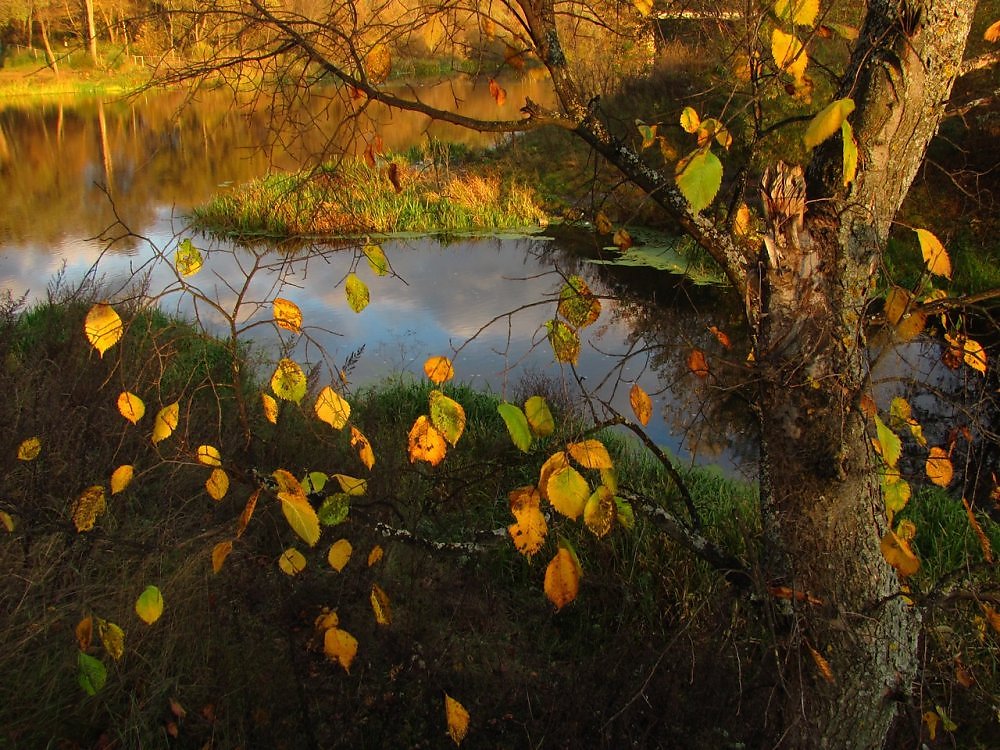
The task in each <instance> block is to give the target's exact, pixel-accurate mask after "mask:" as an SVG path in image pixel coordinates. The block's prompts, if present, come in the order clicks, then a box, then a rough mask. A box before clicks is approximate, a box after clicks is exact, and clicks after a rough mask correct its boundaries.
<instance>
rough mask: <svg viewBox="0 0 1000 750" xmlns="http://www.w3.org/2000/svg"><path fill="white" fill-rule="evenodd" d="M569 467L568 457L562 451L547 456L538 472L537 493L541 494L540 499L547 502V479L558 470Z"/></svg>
mask: <svg viewBox="0 0 1000 750" xmlns="http://www.w3.org/2000/svg"><path fill="white" fill-rule="evenodd" d="M568 466H569V456H567V455H566V453H565V452H563V451H558V452H556V453H553V454H552V455H551V456H549V457H548V458H547V459H546V460H545V463H543V464H542V468H541V469H540V470H539V472H538V492H539V493H540V494H541V496H542V499H543V500H546V501H548V499H549V492H548V489H547V487H548V484H549V478H550V477H551V476H552V475H553V474H554V473H555V472H556V471H558V470H559V469H562V468H564V467H568Z"/></svg>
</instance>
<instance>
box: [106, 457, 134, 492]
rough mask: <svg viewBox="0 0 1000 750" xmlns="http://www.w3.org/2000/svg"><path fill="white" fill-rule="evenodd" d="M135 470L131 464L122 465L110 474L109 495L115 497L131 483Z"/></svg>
mask: <svg viewBox="0 0 1000 750" xmlns="http://www.w3.org/2000/svg"><path fill="white" fill-rule="evenodd" d="M134 475H135V469H134V468H133V467H132V465H131V464H123V465H122V466H119V467H118V468H117V469H115V470H114V471H113V472H111V494H112V495H117V494H118V493H119V492H121V491H122V490H124V489H125V488H126V487H128V486H129V485H130V484H131V483H132V477H133V476H134Z"/></svg>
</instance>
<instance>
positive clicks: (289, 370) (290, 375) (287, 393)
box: [265, 357, 307, 407]
mask: <svg viewBox="0 0 1000 750" xmlns="http://www.w3.org/2000/svg"><path fill="white" fill-rule="evenodd" d="M306 386H307V381H306V374H305V373H304V372H302V368H301V367H299V366H298V364H297V363H296V362H294V361H293V360H290V359H288V358H287V357H282V358H281V359H280V360H278V365H277V367H275V368H274V374H273V375H272V376H271V390H272V391H274V395H275V396H277V397H278V398H282V399H284V400H285V401H294V402H295V403H299V402H300V401H301V400H302V397H303V396H305V395H306ZM265 407H266V405H265Z"/></svg>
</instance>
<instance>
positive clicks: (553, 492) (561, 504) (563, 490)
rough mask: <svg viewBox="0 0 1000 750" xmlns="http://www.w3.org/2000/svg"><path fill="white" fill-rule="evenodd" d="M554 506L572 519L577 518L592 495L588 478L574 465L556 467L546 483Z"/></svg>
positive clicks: (547, 492) (547, 491) (550, 500)
mask: <svg viewBox="0 0 1000 750" xmlns="http://www.w3.org/2000/svg"><path fill="white" fill-rule="evenodd" d="M545 491H546V494H547V495H548V499H549V502H550V503H551V504H552V507H553V508H555V509H556V510H557V511H559V512H560V513H562V514H563V515H564V516H566V517H567V518H570V519H577V518H579V517H580V514H581V513H583V509H584V507H585V506H586V504H587V499H588V498H589V497H590V487H589V485H588V484H587V480H586V479H584V478H583V477H582V476H581V475H580V472H578V471H577V470H576V469H574V468H573V467H572V466H569V465H566V466H563V467H562V468H560V469H556V470H555V471H553V472H552V474H551V475H550V476H549V480H548V482H547V483H546V485H545Z"/></svg>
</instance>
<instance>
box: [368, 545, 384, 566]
mask: <svg viewBox="0 0 1000 750" xmlns="http://www.w3.org/2000/svg"><path fill="white" fill-rule="evenodd" d="M384 554H385V553H384V552H383V551H382V545H380V544H376V545H375V546H374V547H372V551H371V552H369V553H368V567H369V568H370V567H371V566H372V565H376V564H378V563H379V562H380V561H381V560H382V556H383V555H384Z"/></svg>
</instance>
